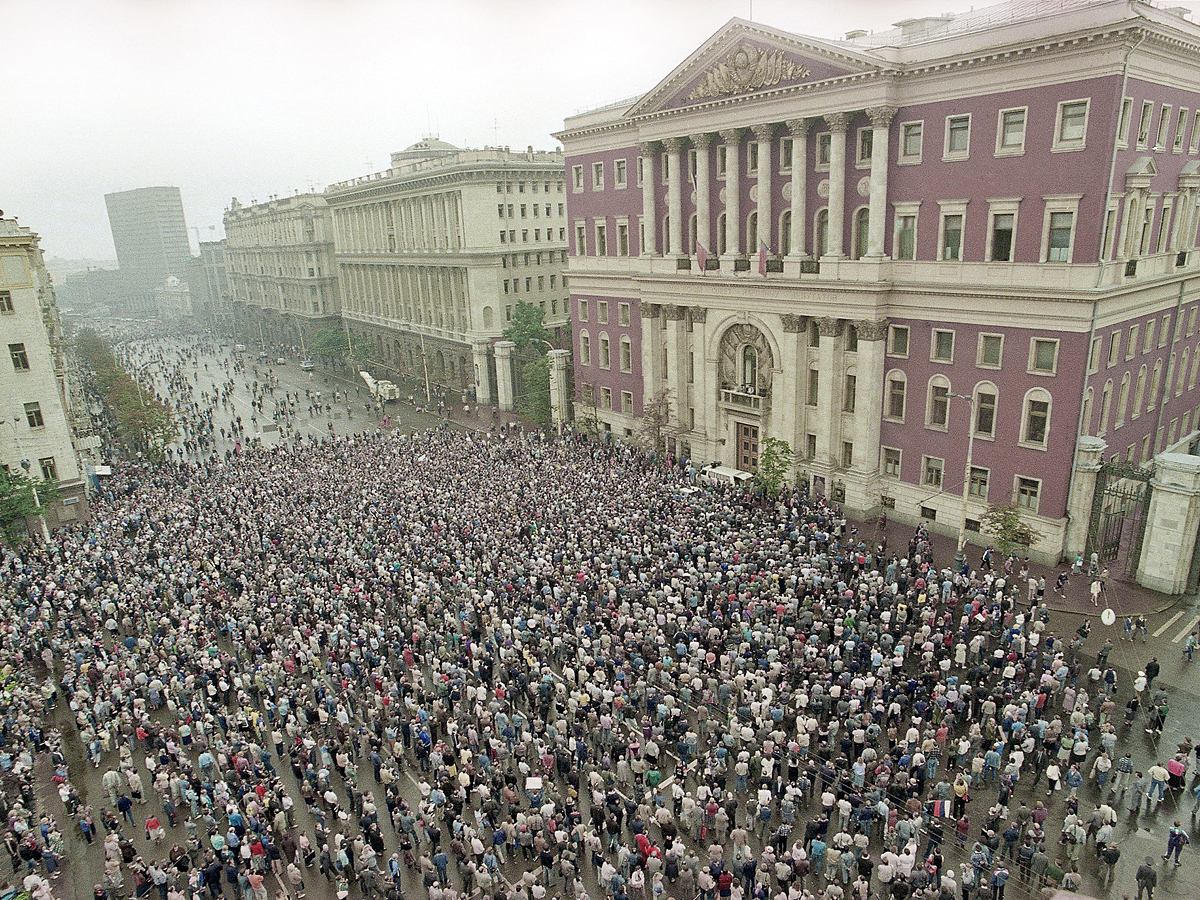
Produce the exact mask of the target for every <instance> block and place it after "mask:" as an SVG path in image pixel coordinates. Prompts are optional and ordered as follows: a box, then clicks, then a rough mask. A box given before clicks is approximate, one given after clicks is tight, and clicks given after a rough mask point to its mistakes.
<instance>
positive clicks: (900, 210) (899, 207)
mask: <svg viewBox="0 0 1200 900" xmlns="http://www.w3.org/2000/svg"><path fill="white" fill-rule="evenodd" d="M892 205H893V207H894V209H895V215H894V216H893V223H894V224H893V228H894V231H893V234H892V256H893V258H895V259H916V258H917V212H918V211H919V210H920V208H921V201H920V200H913V201H905V202H903V203H894V204H892Z"/></svg>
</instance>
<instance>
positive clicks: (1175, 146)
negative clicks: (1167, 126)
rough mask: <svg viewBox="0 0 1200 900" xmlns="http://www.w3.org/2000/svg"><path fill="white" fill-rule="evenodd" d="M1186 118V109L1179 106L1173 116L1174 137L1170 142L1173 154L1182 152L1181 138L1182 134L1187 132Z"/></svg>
mask: <svg viewBox="0 0 1200 900" xmlns="http://www.w3.org/2000/svg"><path fill="white" fill-rule="evenodd" d="M1187 118H1188V110H1187V107H1186V106H1181V107H1180V108H1179V112H1178V113H1177V114H1176V116H1175V137H1174V138H1172V140H1171V150H1172V152H1174V153H1182V152H1183V138H1184V133H1185V132H1186V131H1187Z"/></svg>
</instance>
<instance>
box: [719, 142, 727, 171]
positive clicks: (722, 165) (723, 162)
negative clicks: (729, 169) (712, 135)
mask: <svg viewBox="0 0 1200 900" xmlns="http://www.w3.org/2000/svg"><path fill="white" fill-rule="evenodd" d="M728 164H729V148H728V147H726V146H725V145H724V144H720V145H718V146H717V177H718V178H724V177H725V169H726V166H727V165H728Z"/></svg>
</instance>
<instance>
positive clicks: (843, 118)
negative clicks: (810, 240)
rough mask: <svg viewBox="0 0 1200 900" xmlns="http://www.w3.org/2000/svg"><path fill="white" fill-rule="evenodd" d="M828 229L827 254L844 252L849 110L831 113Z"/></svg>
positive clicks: (829, 117)
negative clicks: (847, 111)
mask: <svg viewBox="0 0 1200 900" xmlns="http://www.w3.org/2000/svg"><path fill="white" fill-rule="evenodd" d="M825 122H826V124H828V125H829V228H828V229H826V248H825V255H826V256H832V257H840V256H844V255H845V251H844V249H843V246H842V236H843V235H844V234H845V232H846V128H847V126H849V124H850V114H849V113H829V114H827V115H826V116H825Z"/></svg>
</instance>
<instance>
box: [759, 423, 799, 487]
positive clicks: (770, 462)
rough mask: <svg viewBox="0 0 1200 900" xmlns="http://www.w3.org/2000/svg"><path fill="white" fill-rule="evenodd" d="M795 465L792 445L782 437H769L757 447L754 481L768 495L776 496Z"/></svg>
mask: <svg viewBox="0 0 1200 900" xmlns="http://www.w3.org/2000/svg"><path fill="white" fill-rule="evenodd" d="M795 465H796V454H795V453H794V452H793V451H792V446H791V444H789V443H788V442H787V441H785V440H783V439H782V438H776V437H769V438H766V439H764V440H763V442H762V444H760V445H759V448H758V470H757V471H756V472H755V473H754V483H755V484H756V485H758V487H759V488H761V489H762V491H763V493H764V494H766V495H767V496H768V497H775V496H778V494H779V492H780V491H781V490H782V489H783V482H784V480H785V479H786V478H787V474H788V472H790V471H791V470H792V469H793V468H794V467H795Z"/></svg>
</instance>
